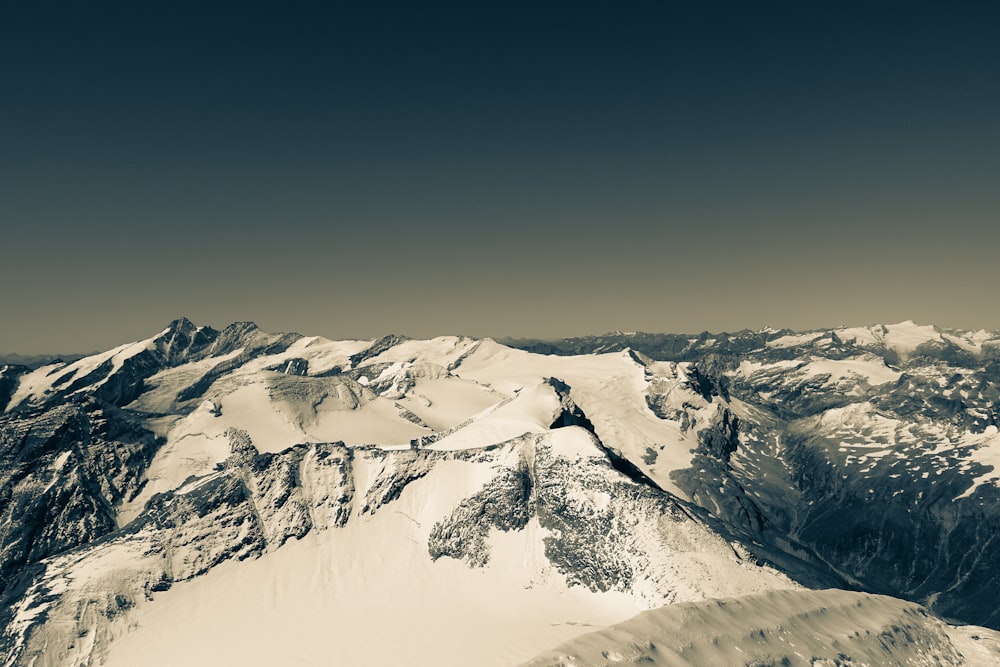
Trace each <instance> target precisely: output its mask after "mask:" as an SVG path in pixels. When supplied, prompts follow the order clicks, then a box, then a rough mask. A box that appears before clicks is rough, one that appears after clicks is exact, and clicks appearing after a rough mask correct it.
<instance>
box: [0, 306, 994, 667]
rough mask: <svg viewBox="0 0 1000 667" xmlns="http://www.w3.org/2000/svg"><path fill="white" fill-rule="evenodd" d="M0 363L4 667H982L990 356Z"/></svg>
mask: <svg viewBox="0 0 1000 667" xmlns="http://www.w3.org/2000/svg"><path fill="white" fill-rule="evenodd" d="M41 363H43V364H44V365H41V366H38V367H37V368H32V367H30V365H28V364H11V363H8V364H5V365H0V411H2V416H0V629H2V634H0V659H2V662H3V664H4V665H9V666H14V665H33V666H34V667H44V666H47V665H74V666H76V665H100V664H106V665H139V664H141V665H177V664H189V665H218V664H241V665H273V664H303V665H314V664H345V665H395V664H407V665H468V664H478V665H515V664H520V663H525V662H526V664H532V665H605V664H663V665H675V664H694V665H728V664H733V665H768V664H774V665H785V664H788V665H799V664H803V665H850V664H858V665H860V664H899V665H903V664H907V665H919V664H927V665H962V664H972V665H975V664H983V665H988V664H997V663H1000V633H998V632H997V630H1000V607H998V605H997V603H996V600H997V599H1000V544H998V543H997V540H996V539H995V538H996V536H997V528H998V525H1000V489H998V484H1000V408H998V405H1000V332H988V331H958V330H947V329H941V328H936V327H933V326H920V325H917V324H914V323H912V322H904V323H900V324H895V325H884V326H883V325H877V326H871V327H853V328H848V327H841V328H837V329H830V330H817V331H809V332H793V331H788V330H773V329H765V330H758V331H749V330H748V331H741V332H737V333H732V334H707V333H706V334H699V335H695V336H689V335H681V334H647V333H623V332H616V333H614V334H607V335H603V336H590V337H582V338H571V339H564V340H559V341H535V340H505V341H503V342H502V343H501V342H497V341H494V340H492V339H488V338H487V339H474V338H467V337H454V336H452V337H440V338H435V339H432V340H413V339H409V338H406V337H403V336H386V337H383V338H380V339H377V340H349V341H333V340H327V339H324V338H321V337H316V336H302V335H299V334H280V333H278V334H276V333H268V332H264V331H262V330H261V329H260V328H258V327H257V326H256V325H254V324H252V323H247V322H240V323H234V324H232V325H229V326H227V327H225V328H223V329H221V330H216V329H213V328H211V327H206V326H198V325H196V324H194V323H192V322H190V321H188V320H186V319H183V318H182V319H179V320H176V321H174V322H171V323H170V324H169V325H168V326H166V327H165V328H164V329H163V330H162V331H160V332H159V333H157V334H156V335H154V336H152V337H150V338H148V339H146V340H142V341H137V342H134V343H129V344H126V345H122V346H120V347H117V348H114V349H112V350H108V351H106V352H102V353H98V354H92V355H87V356H84V357H81V358H79V359H65V360H51V359H45V360H42V362H41Z"/></svg>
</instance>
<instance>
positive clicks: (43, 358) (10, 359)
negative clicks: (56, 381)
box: [0, 353, 96, 368]
mask: <svg viewBox="0 0 1000 667" xmlns="http://www.w3.org/2000/svg"><path fill="white" fill-rule="evenodd" d="M91 354H96V353H91ZM86 356H88V355H87V354H14V353H10V354H0V366H7V365H10V366H27V367H28V368H38V367H39V366H45V365H47V364H51V363H54V362H59V361H65V362H71V361H76V360H77V359H82V358H83V357H86Z"/></svg>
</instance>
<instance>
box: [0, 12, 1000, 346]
mask: <svg viewBox="0 0 1000 667" xmlns="http://www.w3.org/2000/svg"><path fill="white" fill-rule="evenodd" d="M998 25H1000V9H998V5H997V4H996V3H988V2H975V3H963V2H951V1H949V2H943V1H942V2H939V3H921V2H906V3H898V4H892V3H881V2H861V3H850V2H824V1H821V0H820V1H816V2H795V3H770V2H733V3H716V2H683V3H681V2H644V1H640V2H600V3H588V2H554V1H552V2H549V1H544V0H534V1H533V2H523V3H522V2H508V1H504V2H461V3H452V4H440V3H433V2H430V3H424V2H420V3H415V2H408V3H386V2H352V3H337V2H317V3H300V2H273V3H255V2H240V3H229V4H227V3H223V2H196V3H195V2H191V3H188V2H158V3H152V2H131V1H129V2H116V3H112V2H102V1H100V0H95V1H92V2H48V1H46V0H38V1H37V2H5V3H2V4H0V318H2V320H0V352H20V353H36V352H71V351H77V350H81V351H82V350H92V349H103V348H107V347H110V346H112V345H114V344H117V343H120V342H124V341H128V340H133V339H136V338H141V337H146V336H148V335H151V334H153V333H155V332H156V331H158V330H159V329H160V328H161V327H162V326H163V325H164V324H165V323H166V322H168V321H169V320H171V319H173V318H175V317H177V316H180V315H185V316H187V317H189V318H191V319H193V320H195V321H196V322H199V323H204V324H212V325H214V326H224V325H225V324H227V323H228V322H231V321H234V320H254V321H256V322H258V323H259V324H260V325H261V326H262V327H264V328H265V329H269V330H276V331H290V330H294V331H300V332H302V333H307V334H319V335H324V336H327V337H370V336H376V335H381V334H384V333H388V332H396V333H405V334H409V335H414V336H431V335H437V334H445V333H460V334H468V335H476V336H486V335H489V336H496V337H499V336H505V335H515V336H536V337H554V336H566V335H577V334H589V333H598V332H602V331H607V330H614V329H625V330H636V329H638V330H645V331H689V332H693V331H701V330H705V329H708V330H722V329H728V330H735V329H741V328H757V327H761V326H765V325H767V326H774V327H792V328H811V327H822V326H834V325H838V324H870V323H875V322H894V321H899V320H904V319H914V320H916V321H918V322H921V323H935V324H939V325H942V326H955V327H965V328H979V327H986V328H1000V309H998V308H997V307H996V293H997V287H998V286H1000V280H998V277H1000V271H998V265H997V254H998V250H1000V47H998V46H997V43H998V42H997V39H998V38H997V34H998Z"/></svg>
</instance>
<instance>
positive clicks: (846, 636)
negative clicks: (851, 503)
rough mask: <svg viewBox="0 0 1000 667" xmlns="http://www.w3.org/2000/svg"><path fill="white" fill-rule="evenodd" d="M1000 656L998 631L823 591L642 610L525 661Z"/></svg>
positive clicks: (843, 661) (671, 662) (974, 663)
mask: <svg viewBox="0 0 1000 667" xmlns="http://www.w3.org/2000/svg"><path fill="white" fill-rule="evenodd" d="M973 637H975V638H974V639H973ZM998 662H1000V633H996V632H993V631H990V630H986V629H984V628H971V629H961V630H959V629H955V628H951V627H950V626H947V625H946V624H944V623H942V622H941V621H939V620H938V619H936V618H934V617H933V616H931V615H929V614H928V613H927V611H926V610H924V609H923V608H921V607H919V606H917V605H915V604H912V603H907V602H903V601H901V600H897V599H894V598H888V597H883V596H878V595H869V594H867V593H853V592H848V591H840V590H823V591H768V592H766V593H760V594H757V595H750V596H746V597H742V598H731V599H726V600H711V601H707V602H694V603H687V604H678V605H671V606H668V607H663V608H661V609H656V610H653V611H647V612H643V613H641V614H639V615H637V616H636V617H635V618H631V619H629V620H627V621H625V622H623V623H619V624H617V625H615V626H613V627H610V628H607V629H604V630H599V631H597V632H593V633H590V634H586V635H583V636H581V637H578V638H576V639H572V640H570V641H568V642H566V643H564V644H562V645H560V646H559V647H557V648H555V649H553V650H551V651H547V652H545V653H544V654H542V655H540V656H538V657H536V658H535V659H533V660H531V661H529V662H527V663H524V667H583V666H584V665H587V666H594V667H596V666H597V665H651V666H653V665H655V666H660V667H689V666H690V665H787V666H788V667H799V666H801V667H826V666H831V665H836V666H838V667H841V666H842V667H848V666H850V665H857V666H858V667H861V666H863V665H883V666H886V667H889V666H898V667H903V666H908V667H917V666H920V665H924V666H926V667H931V666H935V667H937V666H940V667H945V666H949V665H954V666H956V667H958V666H968V667H987V666H988V665H996V664H997V663H998Z"/></svg>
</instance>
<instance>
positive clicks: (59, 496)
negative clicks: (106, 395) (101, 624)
mask: <svg viewBox="0 0 1000 667" xmlns="http://www.w3.org/2000/svg"><path fill="white" fill-rule="evenodd" d="M157 445H158V440H157V439H156V438H155V436H154V435H153V434H152V433H151V432H149V431H148V430H146V429H145V428H144V427H143V426H141V425H140V424H139V423H138V422H137V421H136V420H134V419H132V418H130V417H129V416H128V415H126V414H124V413H122V412H121V411H120V410H118V409H117V408H115V407H113V406H110V405H107V404H101V403H100V402H97V401H93V400H79V401H74V402H69V403H65V404H63V405H60V406H58V407H54V408H50V409H46V410H42V411H40V412H28V413H19V414H18V415H16V416H15V417H12V418H8V419H5V420H3V421H0V526H2V527H0V592H2V591H3V590H4V589H6V588H7V586H8V585H9V584H10V582H11V581H12V580H13V579H14V578H16V575H17V572H18V571H19V570H20V569H21V568H22V567H24V566H25V565H26V564H30V563H34V562H37V561H39V560H41V559H43V558H46V557H47V556H50V555H52V554H56V553H59V552H61V551H65V550H66V549H69V548H71V547H75V546H77V545H80V544H86V543H87V542H90V541H91V540H93V539H95V538H97V537H100V536H101V535H104V534H106V533H108V532H111V531H112V530H114V529H115V528H116V527H117V524H116V521H115V510H114V506H115V505H116V504H118V503H120V502H121V501H122V500H127V499H131V498H132V497H134V496H135V494H136V493H138V491H139V489H140V488H141V486H142V481H143V473H144V471H145V469H146V467H147V466H148V464H149V461H150V460H151V459H152V457H153V454H154V453H155V451H156V448H157Z"/></svg>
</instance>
